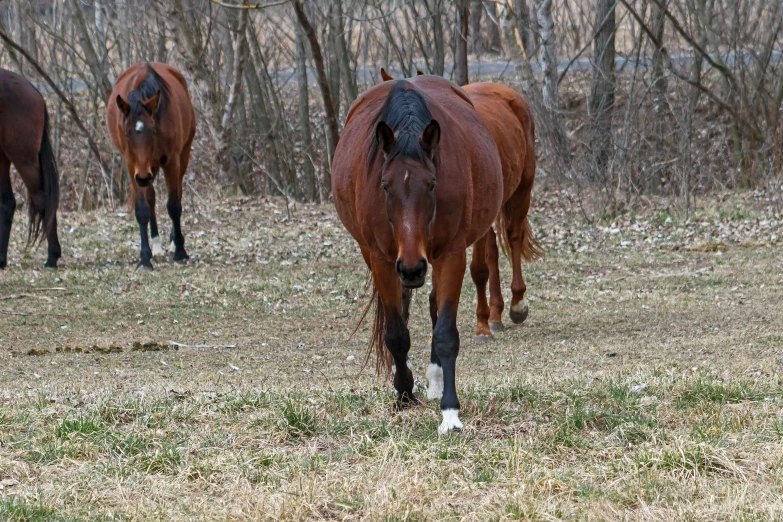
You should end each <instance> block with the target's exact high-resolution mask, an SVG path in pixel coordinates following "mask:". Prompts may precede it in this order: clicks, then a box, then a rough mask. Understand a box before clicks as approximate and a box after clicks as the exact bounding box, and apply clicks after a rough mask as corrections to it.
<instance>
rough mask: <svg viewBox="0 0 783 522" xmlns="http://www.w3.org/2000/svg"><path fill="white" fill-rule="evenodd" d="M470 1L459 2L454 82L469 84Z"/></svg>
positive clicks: (455, 37) (460, 0)
mask: <svg viewBox="0 0 783 522" xmlns="http://www.w3.org/2000/svg"><path fill="white" fill-rule="evenodd" d="M469 18H470V0H457V23H456V25H455V34H454V40H455V41H454V45H455V49H454V82H455V83H456V84H457V85H467V84H468V81H469V80H468V19H469Z"/></svg>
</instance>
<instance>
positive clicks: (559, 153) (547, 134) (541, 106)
mask: <svg viewBox="0 0 783 522" xmlns="http://www.w3.org/2000/svg"><path fill="white" fill-rule="evenodd" d="M501 27H502V29H503V37H504V40H505V45H506V52H507V53H508V54H509V58H510V59H511V61H512V62H513V63H514V66H515V69H516V72H517V77H518V78H519V82H520V86H521V90H522V94H523V95H524V96H525V99H526V100H527V101H528V103H529V104H530V109H531V111H532V112H533V119H534V121H535V125H536V134H537V136H538V138H539V140H540V141H541V144H542V145H543V149H544V156H545V157H546V162H547V168H548V170H549V172H551V173H552V174H555V175H557V176H560V177H566V178H568V177H570V176H571V150H570V147H569V144H568V136H567V135H566V132H565V124H564V122H563V118H562V114H561V113H560V111H557V112H555V111H553V110H552V109H551V108H550V107H549V106H548V105H547V104H546V103H545V101H544V94H543V93H542V89H541V88H540V86H539V83H538V81H537V80H536V77H535V75H534V74H533V68H532V67H531V65H530V62H529V61H528V60H527V58H526V57H525V54H524V47H523V46H522V43H521V39H518V38H517V35H516V34H515V31H516V30H517V28H518V21H517V20H516V19H515V17H514V14H513V13H512V12H511V11H509V10H507V9H506V10H505V12H504V14H503V16H502V17H501ZM555 87H557V84H555Z"/></svg>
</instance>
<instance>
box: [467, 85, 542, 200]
mask: <svg viewBox="0 0 783 522" xmlns="http://www.w3.org/2000/svg"><path fill="white" fill-rule="evenodd" d="M464 89H465V91H466V92H467V93H468V95H469V96H470V98H471V100H473V104H474V106H475V107H476V110H477V111H478V113H479V114H480V115H481V117H482V118H483V119H484V122H485V123H486V124H487V127H488V128H489V131H490V132H491V133H492V137H493V138H494V140H495V144H496V146H497V149H498V155H499V157H500V162H501V167H502V170H503V201H507V200H508V199H509V198H510V197H511V196H512V195H513V194H514V192H515V191H516V189H517V187H519V186H520V185H525V186H527V185H532V183H533V179H532V176H533V175H534V174H535V169H529V168H527V166H528V164H529V162H530V161H531V160H532V161H533V162H535V150H534V147H535V130H534V127H533V117H532V115H531V112H530V106H529V105H528V103H527V101H525V99H524V98H523V97H522V95H520V94H519V93H518V92H516V91H515V90H514V89H511V88H509V87H506V86H504V85H499V84H496V83H489V82H483V83H474V84H470V85H467V86H465V88H464ZM528 178H530V179H528Z"/></svg>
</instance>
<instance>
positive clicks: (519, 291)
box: [464, 82, 543, 340]
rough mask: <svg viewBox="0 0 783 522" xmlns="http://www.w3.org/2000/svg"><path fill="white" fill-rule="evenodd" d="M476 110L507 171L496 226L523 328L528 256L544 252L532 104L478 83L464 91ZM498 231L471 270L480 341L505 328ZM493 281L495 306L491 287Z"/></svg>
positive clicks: (480, 244)
mask: <svg viewBox="0 0 783 522" xmlns="http://www.w3.org/2000/svg"><path fill="white" fill-rule="evenodd" d="M464 89H465V92H467V93H468V95H469V96H470V99H471V100H472V101H473V105H474V106H475V107H476V110H477V111H478V112H479V114H481V116H482V118H484V121H485V122H486V124H487V127H489V130H490V132H491V133H492V136H493V138H494V139H495V144H496V145H497V148H498V153H499V155H500V163H501V165H502V168H503V206H502V207H501V209H500V213H499V214H498V218H497V220H496V222H495V231H497V239H499V240H500V244H501V246H502V248H503V251H504V253H505V254H506V257H508V258H509V260H510V261H511V267H512V270H513V279H512V281H511V292H512V298H511V309H510V310H509V316H510V317H511V320H512V321H513V322H514V323H516V324H520V323H522V322H524V320H525V319H526V318H527V315H528V310H529V307H528V302H527V299H525V291H526V290H527V286H526V285H525V280H524V278H523V277H522V261H521V260H522V258H524V259H525V261H528V262H529V261H532V260H533V259H535V258H537V257H540V256H541V255H542V254H543V251H542V250H541V248H540V247H539V245H538V243H537V242H536V240H535V237H534V236H533V232H532V230H531V228H530V222H529V221H528V219H527V213H528V211H529V210H530V193H531V192H532V190H533V180H534V178H535V175H536V151H535V140H536V130H535V125H534V123H533V117H532V115H531V113H530V106H529V105H528V103H527V102H526V101H525V99H524V98H523V97H522V96H521V95H520V94H519V93H518V92H516V91H515V90H514V89H511V88H509V87H505V86H503V85H498V84H496V83H488V82H487V83H474V84H470V85H466V86H465V87H464ZM495 231H493V230H492V229H490V230H489V231H488V232H487V236H486V237H484V238H482V239H480V240H478V241H476V244H475V245H474V246H473V259H472V261H471V264H470V272H471V275H472V277H473V281H474V282H475V283H476V292H477V294H478V306H477V309H476V317H477V320H478V325H477V327H476V339H477V340H486V339H488V338H490V337H491V336H492V332H498V331H500V330H502V329H503V322H502V319H501V316H502V314H503V307H504V303H503V295H502V293H501V290H500V271H499V269H498V245H497V241H496V235H495ZM487 280H489V294H490V302H489V305H488V304H487V296H486V285H487Z"/></svg>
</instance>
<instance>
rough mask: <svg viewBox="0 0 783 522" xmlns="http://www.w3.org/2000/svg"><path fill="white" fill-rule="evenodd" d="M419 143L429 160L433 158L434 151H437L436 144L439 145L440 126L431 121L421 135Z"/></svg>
mask: <svg viewBox="0 0 783 522" xmlns="http://www.w3.org/2000/svg"><path fill="white" fill-rule="evenodd" d="M419 143H421V148H422V149H424V152H426V153H427V155H428V156H429V157H430V159H433V158H435V151H436V150H438V143H440V124H438V122H437V121H436V120H432V121H431V122H430V124H429V125H427V127H426V128H425V129H424V132H422V133H421V136H420V137H419Z"/></svg>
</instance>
